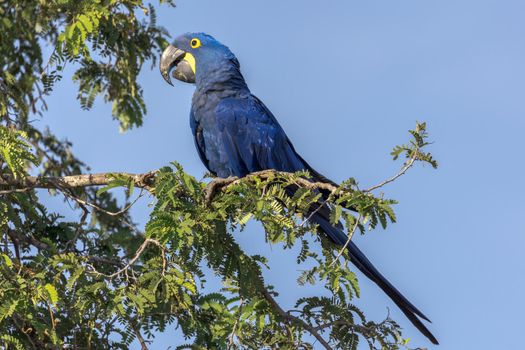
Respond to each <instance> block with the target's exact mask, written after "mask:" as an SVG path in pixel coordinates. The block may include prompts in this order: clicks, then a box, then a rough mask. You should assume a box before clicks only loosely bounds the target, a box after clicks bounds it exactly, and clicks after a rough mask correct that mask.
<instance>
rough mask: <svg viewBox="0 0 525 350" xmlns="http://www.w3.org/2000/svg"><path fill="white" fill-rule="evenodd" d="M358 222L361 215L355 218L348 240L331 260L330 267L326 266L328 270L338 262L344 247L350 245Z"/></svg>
mask: <svg viewBox="0 0 525 350" xmlns="http://www.w3.org/2000/svg"><path fill="white" fill-rule="evenodd" d="M359 221H361V214H359V216H358V217H357V219H356V220H355V224H354V226H353V227H352V230H351V231H350V232H349V233H348V239H347V240H346V242H345V244H344V245H343V246H342V247H341V250H340V251H339V253H338V254H337V256H336V257H335V259H334V260H332V262H331V263H330V265H329V266H328V268H331V267H332V266H334V264H335V262H336V261H337V260H339V258H340V257H341V255H342V254H343V252H344V251H345V249H346V247H347V246H348V244H349V243H350V241H351V240H352V237H354V233H355V230H356V229H357V226H358V225H359Z"/></svg>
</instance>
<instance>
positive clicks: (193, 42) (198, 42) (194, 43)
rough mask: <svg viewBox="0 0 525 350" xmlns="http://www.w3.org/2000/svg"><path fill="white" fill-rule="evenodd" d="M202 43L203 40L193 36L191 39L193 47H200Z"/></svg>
mask: <svg viewBox="0 0 525 350" xmlns="http://www.w3.org/2000/svg"><path fill="white" fill-rule="evenodd" d="M201 45H202V44H201V41H200V40H199V39H197V38H193V39H191V41H190V46H191V48H192V49H196V48H198V47H200V46H201Z"/></svg>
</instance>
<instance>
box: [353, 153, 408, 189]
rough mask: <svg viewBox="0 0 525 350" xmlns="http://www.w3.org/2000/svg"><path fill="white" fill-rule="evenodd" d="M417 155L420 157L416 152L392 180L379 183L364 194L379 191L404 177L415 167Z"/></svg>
mask: <svg viewBox="0 0 525 350" xmlns="http://www.w3.org/2000/svg"><path fill="white" fill-rule="evenodd" d="M417 155H418V152H417V151H414V154H413V155H412V157H410V159H409V160H408V161H406V162H405V164H404V165H403V167H402V168H401V170H399V172H398V173H397V174H396V175H394V176H392V177H391V178H389V179H387V180H385V181H383V182H381V183H378V184H377V185H374V186H372V187H370V188H367V189H366V190H363V192H372V191H373V190H377V189H378V188H380V187H383V186H385V185H386V184H389V183H391V182H394V181H396V180H397V179H398V178H399V177H401V176H403V175H404V174H405V173H406V172H407V170H408V169H410V168H411V167H412V165H414V162H415V161H416V159H417Z"/></svg>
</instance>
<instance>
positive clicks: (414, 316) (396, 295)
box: [311, 214, 439, 345]
mask: <svg viewBox="0 0 525 350" xmlns="http://www.w3.org/2000/svg"><path fill="white" fill-rule="evenodd" d="M311 220H312V221H313V222H315V223H317V224H318V225H319V227H320V229H321V230H322V231H323V232H324V233H326V234H327V235H328V237H330V239H331V240H332V241H334V242H335V243H336V244H339V245H344V244H345V243H346V240H347V239H348V237H347V236H346V234H345V233H344V232H343V231H342V229H341V228H338V227H335V226H333V225H332V224H330V222H329V221H328V220H327V219H326V218H325V217H323V216H322V215H321V214H315V215H313V216H312V218H311ZM347 248H348V253H349V255H350V261H351V262H352V263H353V264H354V265H355V266H356V267H357V268H358V269H359V270H360V271H361V272H362V273H363V274H364V275H365V276H366V277H368V278H369V279H371V280H372V281H374V282H375V284H377V285H378V286H379V288H381V289H382V290H383V291H384V292H385V293H386V294H387V295H388V296H389V297H390V299H392V301H394V303H395V304H396V305H397V306H398V307H399V309H401V311H402V312H403V313H404V314H405V315H406V317H407V318H408V319H409V320H410V322H412V324H413V325H414V326H415V327H416V328H417V329H418V330H419V331H420V332H421V333H422V334H424V335H425V337H427V338H428V339H429V340H430V341H431V342H432V343H433V344H436V345H437V344H439V343H438V341H437V339H436V338H435V337H434V335H432V333H430V331H429V330H428V329H427V327H425V325H424V324H423V322H421V320H420V319H419V317H421V318H422V319H424V320H426V321H428V322H431V321H430V320H429V319H428V318H427V317H426V316H425V315H424V314H423V313H422V312H421V311H419V310H418V309H417V308H416V307H415V306H414V305H412V303H411V302H410V301H408V299H407V298H405V297H404V296H403V295H402V294H401V293H400V292H399V291H398V290H397V289H396V288H395V287H394V286H393V285H392V284H391V283H390V282H389V281H388V280H387V279H386V278H385V277H383V275H381V273H380V272H379V271H378V270H377V269H376V268H375V267H374V265H372V263H371V262H370V260H368V259H367V257H366V256H365V255H364V254H363V252H361V250H359V248H357V246H356V245H355V244H354V242H352V241H350V243H349V244H348V246H347ZM418 316H419V317H418Z"/></svg>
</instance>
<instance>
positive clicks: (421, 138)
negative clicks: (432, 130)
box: [390, 122, 438, 169]
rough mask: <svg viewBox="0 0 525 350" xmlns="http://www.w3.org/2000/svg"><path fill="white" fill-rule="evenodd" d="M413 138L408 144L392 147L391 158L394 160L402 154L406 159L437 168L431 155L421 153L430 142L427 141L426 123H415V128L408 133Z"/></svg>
mask: <svg viewBox="0 0 525 350" xmlns="http://www.w3.org/2000/svg"><path fill="white" fill-rule="evenodd" d="M409 132H410V134H411V135H412V137H413V140H411V141H410V143H409V144H405V145H399V146H396V147H394V149H393V150H392V152H391V153H390V154H391V155H392V158H393V159H394V160H396V159H397V158H399V156H400V155H402V154H404V155H405V157H406V158H407V159H414V160H417V161H421V162H424V163H428V164H430V165H431V166H432V167H433V168H434V169H436V168H437V166H438V163H437V161H436V160H435V159H434V158H433V157H432V154H430V153H429V152H422V151H421V150H422V149H423V148H424V147H426V146H428V145H430V142H429V141H427V139H428V133H427V123H419V122H418V123H416V128H415V129H414V130H410V131H409Z"/></svg>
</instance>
